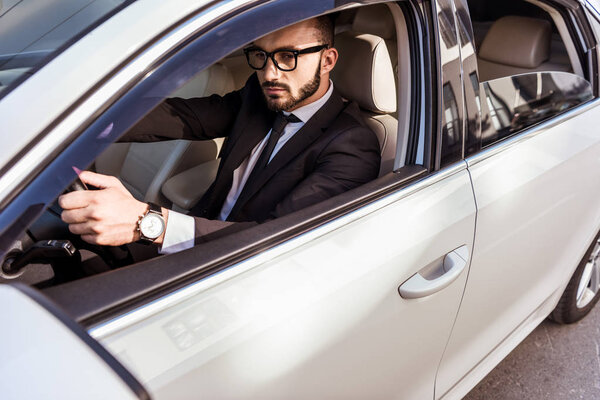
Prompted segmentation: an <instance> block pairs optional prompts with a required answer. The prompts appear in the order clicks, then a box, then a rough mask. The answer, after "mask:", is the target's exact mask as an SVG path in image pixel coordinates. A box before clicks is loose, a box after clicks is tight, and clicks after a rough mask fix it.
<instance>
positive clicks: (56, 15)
mask: <svg viewBox="0 0 600 400" xmlns="http://www.w3.org/2000/svg"><path fill="white" fill-rule="evenodd" d="M129 3H131V0H91V1H76V0H68V1H57V0H47V1H15V0H9V1H6V0H5V1H3V2H0V37H1V38H2V40H0V96H1V95H3V94H5V93H2V92H3V91H6V88H7V87H8V86H9V85H11V84H12V83H13V82H16V81H17V80H19V79H22V78H24V77H25V76H26V75H27V74H28V73H30V71H31V70H32V69H33V68H36V67H40V66H41V65H43V64H45V63H46V62H47V61H48V60H49V59H51V58H52V57H53V56H54V55H55V54H56V53H57V52H60V50H57V49H60V48H61V46H64V45H65V44H66V43H67V42H69V41H70V40H73V39H74V38H76V37H77V36H78V35H80V34H81V33H83V32H85V31H87V30H88V29H90V28H91V27H93V26H94V25H95V24H97V23H99V22H100V21H102V20H104V19H105V18H106V17H107V16H108V15H112V14H113V13H114V12H117V11H118V10H120V9H122V8H123V7H125V6H127V5H128V4H129Z"/></svg>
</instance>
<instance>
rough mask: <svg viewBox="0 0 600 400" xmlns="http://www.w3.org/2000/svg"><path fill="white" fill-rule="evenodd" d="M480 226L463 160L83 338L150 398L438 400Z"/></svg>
mask: <svg viewBox="0 0 600 400" xmlns="http://www.w3.org/2000/svg"><path fill="white" fill-rule="evenodd" d="M285 4H286V2H282V3H277V4H275V5H272V6H271V7H269V8H266V7H265V10H264V11H262V12H261V11H256V13H255V15H254V17H253V18H256V19H257V20H258V19H264V18H265V17H264V15H265V14H263V13H267V12H269V13H273V12H274V10H279V9H283V7H285ZM278 5H279V6H278ZM279 7H282V8H279ZM242 21H244V22H243V23H250V22H246V21H247V20H246V19H242V18H240V22H239V23H240V24H241V23H242ZM250 21H253V19H252V20H250ZM234 26H235V25H234ZM453 34H456V31H453ZM206 52H207V53H209V52H210V47H207V48H206ZM447 73H448V74H450V72H447ZM450 77H452V75H448V78H450ZM459 82H460V81H459ZM454 144H455V143H453V145H454ZM410 168H414V167H407V168H405V169H404V170H400V171H398V172H397V173H395V174H392V175H390V176H388V177H387V178H386V179H390V180H391V181H390V182H394V181H395V180H398V179H401V177H402V176H403V175H405V174H406V173H407V171H411V169H410ZM474 223H475V204H474V199H473V194H472V189H471V184H470V180H469V176H468V173H467V171H466V164H465V163H464V161H459V162H456V163H453V164H452V165H449V166H447V167H446V168H444V169H442V170H440V171H438V172H437V173H433V174H430V176H428V177H426V178H425V179H422V180H420V181H419V182H416V183H414V184H409V185H408V186H405V187H404V188H402V189H401V190H394V191H393V192H391V193H390V194H389V195H387V196H384V197H380V198H379V199H378V200H377V201H373V202H369V203H368V204H366V205H364V206H362V207H360V208H357V209H355V210H354V211H353V212H350V213H347V214H344V215H341V216H339V217H338V218H334V219H332V220H330V221H329V222H328V223H326V224H323V225H321V226H319V227H317V228H313V229H310V230H308V231H306V232H304V233H302V234H300V235H297V236H295V237H293V238H291V239H289V240H286V241H284V242H282V243H280V244H279V245H277V246H276V247H272V248H270V249H267V250H263V251H261V252H260V253H259V254H256V255H255V256H254V257H251V258H249V259H244V260H242V261H240V262H239V263H236V264H234V265H232V266H231V267H229V268H228V269H226V270H223V271H221V272H219V273H216V274H212V275H208V276H206V277H204V278H203V279H201V280H199V281H197V282H195V283H191V284H189V285H187V286H185V287H183V288H182V289H180V290H178V291H176V292H173V293H168V294H166V295H164V296H162V297H160V298H158V299H156V300H155V301H154V302H152V303H150V304H148V305H145V306H141V307H139V308H136V309H134V310H132V311H131V312H130V313H128V314H126V315H124V316H117V317H115V318H113V319H112V320H111V321H108V322H105V323H102V324H100V325H97V326H94V327H93V328H92V329H91V330H90V334H91V335H92V336H93V337H95V338H96V339H97V340H99V341H100V342H101V343H102V344H103V345H104V346H106V348H108V349H109V350H110V351H111V352H112V353H113V354H115V355H116V357H117V358H119V359H120V360H121V361H122V362H123V363H124V364H126V365H127V366H128V367H129V368H130V369H131V370H132V371H134V373H135V374H136V376H137V377H138V378H139V379H140V380H141V381H142V382H143V383H144V384H145V385H146V386H147V387H148V389H149V391H150V392H151V393H152V394H153V396H155V397H156V398H174V397H175V398H180V397H190V396H192V395H194V396H198V395H199V396H204V397H208V398H239V397H244V398H257V399H262V398H283V397H285V398H308V397H321V398H331V397H337V398H365V397H369V398H432V397H433V383H434V377H435V373H436V370H437V366H438V364H439V361H440V357H441V354H442V351H443V348H444V346H445V343H446V341H447V338H448V335H449V332H450V329H451V326H452V323H453V321H454V318H455V316H456V312H457V310H458V305H459V303H460V299H461V296H462V292H463V288H464V284H465V280H466V276H467V270H468V264H469V259H470V252H471V249H472V242H473V233H474Z"/></svg>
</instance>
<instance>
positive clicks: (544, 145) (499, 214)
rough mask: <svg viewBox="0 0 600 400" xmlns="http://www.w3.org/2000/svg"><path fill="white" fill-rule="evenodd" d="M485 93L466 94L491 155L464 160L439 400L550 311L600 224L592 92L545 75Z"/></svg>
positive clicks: (465, 386)
mask: <svg viewBox="0 0 600 400" xmlns="http://www.w3.org/2000/svg"><path fill="white" fill-rule="evenodd" d="M459 3H462V7H463V9H466V5H464V2H462V1H460V2H459V1H457V4H459ZM562 11H565V12H567V11H566V10H562ZM466 15H468V14H466ZM463 20H465V19H464V18H463ZM469 22H470V21H468V19H467V20H466V24H467V26H468V24H469ZM470 32H472V31H470ZM470 32H467V34H468V35H471V33H470ZM471 37H472V36H471ZM468 61H469V62H471V61H472V60H468ZM469 68H470V67H469V66H468V65H465V70H468V69H469ZM465 84H466V85H470V83H467V82H466V83H465ZM478 86H479V88H478V89H476V88H475V86H474V87H473V88H471V87H469V86H467V90H466V91H467V93H469V92H470V93H472V96H473V97H474V98H475V97H480V98H481V102H480V106H481V109H482V112H483V115H482V121H484V122H483V125H484V128H483V132H482V141H483V142H484V149H482V150H475V151H473V155H471V156H470V157H468V158H467V163H468V166H469V167H468V171H469V173H470V175H471V179H472V182H473V189H474V192H475V198H476V202H477V227H476V236H475V244H474V250H473V258H472V263H471V270H470V273H469V279H468V282H467V287H466V290H465V295H464V298H463V300H462V303H461V308H460V311H459V314H458V317H457V320H456V324H455V326H454V329H453V332H452V335H451V338H450V341H449V343H448V347H447V349H446V351H445V353H444V358H443V361H442V363H441V366H440V371H439V373H438V379H437V382H436V398H460V397H462V396H463V395H465V394H466V392H467V391H468V390H469V389H470V388H471V387H472V386H473V385H474V384H475V383H477V382H478V381H479V380H480V379H482V378H483V376H485V374H487V373H488V372H489V371H490V370H491V369H492V368H493V367H494V366H495V365H496V364H497V363H498V362H499V361H500V360H502V358H503V357H504V356H506V355H507V354H508V352H510V351H511V350H512V349H513V348H514V347H515V346H516V345H517V344H518V343H519V342H520V341H521V340H522V339H523V338H525V336H526V335H527V334H529V332H531V330H533V328H535V326H537V324H539V323H540V322H541V321H542V320H543V319H544V318H545V317H546V316H547V315H548V314H549V313H550V312H551V311H552V309H553V308H554V306H555V305H556V303H557V302H558V299H559V298H560V295H561V294H562V291H563V290H564V287H565V286H566V284H567V282H568V280H569V278H570V276H571V275H572V274H573V271H574V270H575V268H576V266H577V264H578V262H579V260H580V259H581V258H582V257H583V254H584V253H585V251H586V249H587V247H588V246H589V244H590V243H591V242H592V240H593V238H594V237H595V235H596V233H597V227H598V221H599V220H600V215H599V212H598V207H597V202H596V201H595V200H594V199H597V197H598V195H599V194H600V188H599V187H598V185H597V182H600V169H599V167H600V164H599V159H598V154H599V153H598V152H599V151H600V135H598V131H597V129H596V128H595V124H596V122H595V121H597V120H598V118H599V117H600V108H598V101H597V100H595V99H594V95H593V92H594V90H593V87H592V85H591V84H590V83H589V82H588V81H587V80H585V79H583V78H582V77H580V76H578V75H575V74H573V73H567V72H552V71H547V72H537V73H536V72H533V73H527V74H522V75H515V76H508V77H502V78H498V79H495V80H492V81H489V82H483V83H481V85H479V84H478ZM476 101H477V102H478V103H479V99H477V100H476ZM568 109H571V111H568V112H565V110H568ZM507 127H510V129H507ZM502 129H504V131H501V130H502ZM509 131H510V132H511V133H508V132H509ZM502 132H504V134H502ZM514 132H519V133H517V134H515V133H514ZM486 137H492V138H493V139H491V140H489V141H488V144H487V146H486V144H485V142H486V140H487V139H486Z"/></svg>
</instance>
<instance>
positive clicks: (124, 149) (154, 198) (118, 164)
mask: <svg viewBox="0 0 600 400" xmlns="http://www.w3.org/2000/svg"><path fill="white" fill-rule="evenodd" d="M233 89H234V81H233V78H232V76H231V74H230V73H229V71H228V69H227V68H226V67H225V66H223V65H220V64H214V65H212V66H211V67H209V68H207V69H205V70H203V71H202V72H200V73H198V74H197V75H196V76H195V77H194V78H192V79H191V80H190V81H189V82H188V83H187V84H186V85H185V86H183V87H182V88H180V89H179V90H178V91H177V92H175V94H174V96H175V97H183V98H190V97H202V96H208V95H210V94H213V93H217V94H225V93H228V92H230V91H232V90H233ZM222 143H223V140H222V139H216V140H209V141H193V142H192V141H188V140H170V141H165V142H157V143H115V144H113V145H111V146H110V147H109V148H108V149H107V150H106V151H105V152H103V153H102V154H101V155H100V156H99V157H98V158H97V159H96V171H97V172H100V173H103V174H107V175H113V176H116V177H118V178H119V179H120V180H121V182H122V183H123V184H124V185H125V187H126V188H127V189H128V190H129V191H130V192H131V193H132V194H133V196H134V197H135V198H137V199H138V200H141V201H146V202H153V203H157V204H160V205H165V206H168V205H170V201H169V200H168V199H167V198H166V197H164V195H163V194H162V193H161V187H162V185H163V183H164V182H165V181H166V180H167V179H169V178H170V177H171V176H173V175H175V174H177V173H178V172H180V171H182V170H184V169H187V168H191V167H193V166H194V165H197V164H200V163H203V162H207V161H211V160H215V159H216V158H217V155H218V153H219V151H220V148H221V145H222Z"/></svg>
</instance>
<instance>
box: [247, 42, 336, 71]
mask: <svg viewBox="0 0 600 400" xmlns="http://www.w3.org/2000/svg"><path fill="white" fill-rule="evenodd" d="M328 47H329V45H328V44H322V45H320V46H314V47H309V48H307V49H303V50H287V49H285V50H277V51H273V52H271V53H269V52H268V51H264V50H261V49H259V48H256V47H248V48H245V49H244V53H245V54H246V60H248V65H249V66H250V68H253V69H263V68H264V67H265V65H267V60H268V59H269V58H270V59H271V60H272V61H273V64H275V66H276V67H277V68H279V69H280V70H281V71H293V70H295V69H296V66H297V65H298V55H300V54H309V53H316V52H318V51H321V50H323V49H326V48H328Z"/></svg>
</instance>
